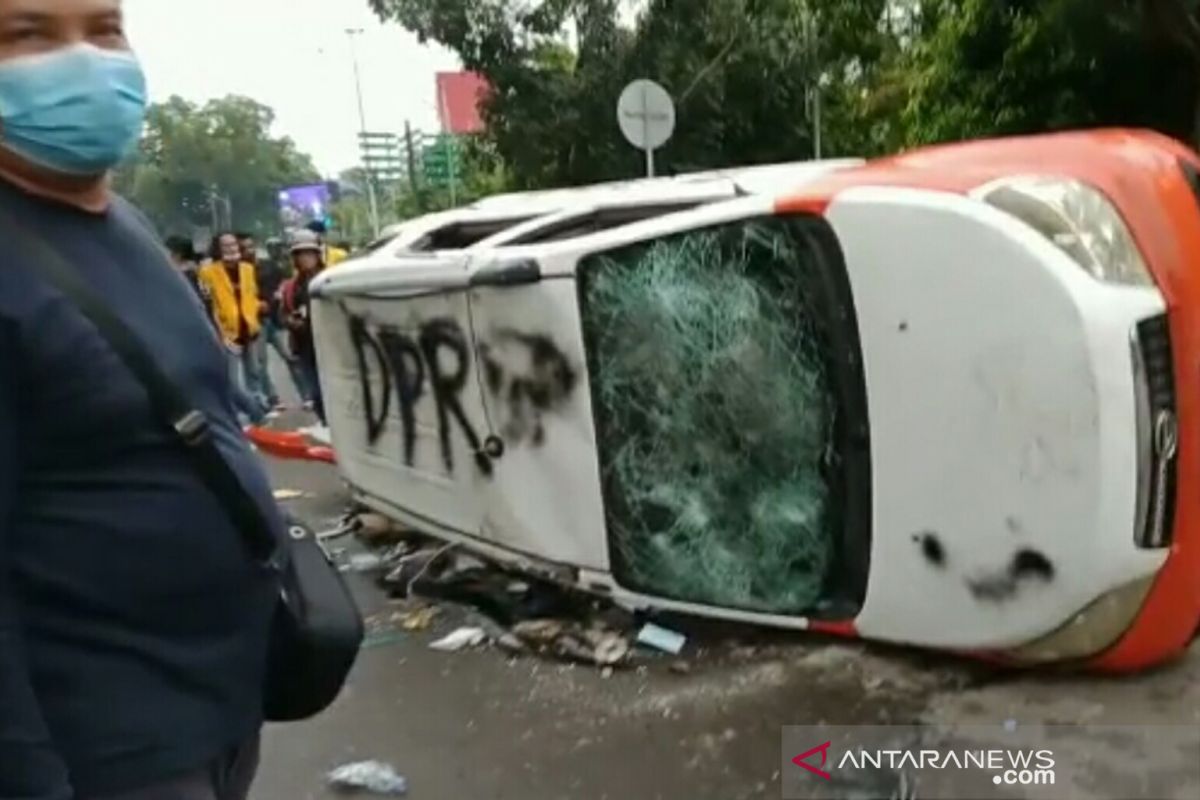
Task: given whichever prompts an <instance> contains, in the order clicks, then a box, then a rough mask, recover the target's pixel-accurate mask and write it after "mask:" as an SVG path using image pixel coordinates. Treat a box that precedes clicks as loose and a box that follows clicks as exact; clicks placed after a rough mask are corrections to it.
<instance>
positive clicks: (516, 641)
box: [496, 633, 529, 653]
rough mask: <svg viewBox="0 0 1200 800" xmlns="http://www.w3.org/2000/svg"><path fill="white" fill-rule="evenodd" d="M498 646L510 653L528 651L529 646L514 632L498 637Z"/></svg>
mask: <svg viewBox="0 0 1200 800" xmlns="http://www.w3.org/2000/svg"><path fill="white" fill-rule="evenodd" d="M496 646H497V647H499V648H500V649H501V650H505V651H507V652H509V653H528V652H529V648H528V647H526V646H525V643H524V642H522V641H521V639H520V637H518V636H516V635H515V634H512V633H506V634H504V635H502V636H499V637H497V638H496Z"/></svg>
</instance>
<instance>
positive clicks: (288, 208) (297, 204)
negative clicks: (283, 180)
mask: <svg viewBox="0 0 1200 800" xmlns="http://www.w3.org/2000/svg"><path fill="white" fill-rule="evenodd" d="M334 199H335V198H334V197H333V192H332V191H331V190H330V187H329V184H327V183H312V184H308V185H306V186H289V187H287V188H285V189H281V190H280V191H279V218H280V220H281V221H282V222H283V227H285V228H303V227H304V226H305V225H307V224H308V223H310V222H313V221H315V220H322V221H324V220H327V219H328V218H329V209H330V206H332V205H333V201H334Z"/></svg>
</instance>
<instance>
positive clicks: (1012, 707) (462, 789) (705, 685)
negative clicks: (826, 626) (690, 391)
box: [254, 460, 1200, 800]
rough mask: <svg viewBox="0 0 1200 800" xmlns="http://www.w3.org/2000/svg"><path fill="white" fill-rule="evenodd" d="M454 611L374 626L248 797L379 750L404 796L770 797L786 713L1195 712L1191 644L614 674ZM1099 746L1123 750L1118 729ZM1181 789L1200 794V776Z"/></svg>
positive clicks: (401, 607) (737, 652) (315, 475)
mask: <svg viewBox="0 0 1200 800" xmlns="http://www.w3.org/2000/svg"><path fill="white" fill-rule="evenodd" d="M268 464H269V468H270V472H271V475H272V479H273V481H274V483H275V486H276V487H277V488H281V489H292V490H298V491H300V492H303V493H304V495H305V496H303V497H300V498H296V499H293V500H289V501H287V505H289V506H290V507H291V508H292V510H293V511H295V512H296V513H298V514H299V515H300V516H302V517H303V518H305V519H307V520H309V521H310V522H311V523H313V524H314V525H318V526H320V525H324V524H332V523H333V522H334V521H335V520H336V519H337V518H338V516H339V515H340V514H341V513H342V511H343V510H344V509H345V507H346V502H347V496H346V493H345V488H344V485H343V484H342V482H341V480H340V478H339V477H338V474H337V471H336V470H335V469H334V468H331V467H327V466H319V465H308V464H297V463H288V462H282V461H277V460H269V462H268ZM351 579H352V581H353V582H354V585H355V588H356V590H357V591H358V593H359V596H360V599H361V601H362V604H363V608H364V611H365V612H366V613H367V614H368V615H369V616H370V618H371V620H372V623H373V628H376V629H378V628H380V627H382V628H383V629H385V630H386V629H388V627H389V626H388V621H389V620H395V619H398V618H399V617H400V615H401V614H403V612H404V611H406V610H407V608H408V606H407V605H405V604H402V603H397V602H394V601H388V600H387V599H386V598H385V597H384V596H383V594H382V593H381V592H379V591H378V590H376V589H375V588H374V586H373V584H372V583H371V582H369V581H368V580H366V579H365V578H364V577H362V576H359V575H357V574H352V575H351ZM381 621H382V622H381ZM460 621H461V617H460V616H459V615H458V614H457V612H456V611H454V610H453V609H451V610H447V611H444V612H443V613H442V614H441V615H440V616H439V617H438V618H437V619H435V621H434V624H433V625H432V626H431V627H430V628H429V629H427V630H423V631H414V632H411V633H409V632H404V631H402V630H395V631H393V632H392V633H391V635H387V636H382V637H380V636H376V637H373V645H374V646H371V647H369V648H367V649H365V650H364V651H363V652H362V654H361V657H360V659H359V662H358V665H357V667H356V668H355V671H354V673H353V676H352V677H351V680H350V683H349V685H348V686H347V688H346V692H345V694H344V695H343V696H342V698H341V699H340V700H339V701H338V703H337V704H336V705H335V706H334V707H333V708H332V709H331V710H329V711H328V712H327V713H326V714H324V715H322V716H321V717H319V718H318V719H316V720H313V721H311V722H307V723H302V724H296V725H289V726H281V727H273V728H271V729H269V730H268V732H267V735H266V743H265V750H264V756H263V764H262V770H261V773H260V778H259V781H258V784H257V788H256V792H255V795H254V796H255V797H256V798H259V799H260V800H301V799H302V798H331V797H336V796H338V795H336V794H335V793H333V792H332V791H331V790H330V789H329V788H328V787H327V786H326V782H325V775H326V773H327V772H328V771H329V770H331V769H332V768H334V767H337V766H340V765H343V764H346V763H350V762H355V761H360V760H368V759H377V760H381V761H384V762H386V763H389V764H391V765H393V766H394V767H395V768H396V769H397V770H398V771H399V772H400V773H401V774H403V775H404V776H405V777H406V778H407V779H408V781H409V795H408V796H409V797H411V798H414V800H450V799H451V798H455V799H457V798H474V799H480V798H496V799H497V800H560V799H561V798H571V799H572V800H574V799H576V798H578V799H579V800H585V799H586V800H606V798H607V799H608V800H642V799H643V798H644V799H645V800H658V799H661V800H668V799H671V800H674V799H675V798H688V800H706V799H707V798H712V799H713V800H717V799H718V798H719V799H720V800H736V799H738V798H757V797H779V796H780V783H779V779H780V770H781V755H780V753H781V741H780V729H781V727H782V726H784V725H789V724H809V723H815V722H818V721H824V722H828V723H840V724H868V723H870V724H893V723H906V722H912V721H918V720H919V721H922V722H926V723H937V722H947V721H953V722H957V723H966V722H977V723H996V722H1000V721H1003V720H1007V719H1019V720H1022V721H1029V722H1032V721H1081V720H1083V721H1091V722H1097V723H1101V722H1104V723H1155V724H1166V723H1174V724H1180V723H1187V724H1193V725H1194V724H1200V648H1194V649H1193V651H1192V652H1191V654H1190V655H1189V657H1187V658H1186V659H1184V660H1183V661H1182V662H1180V663H1178V664H1174V665H1171V666H1169V667H1166V668H1163V669H1161V670H1157V671H1154V672H1151V673H1147V674H1144V675H1139V676H1133V677H1128V678H1122V679H1107V678H1095V677H1083V676H1062V675H1059V676H1045V675H1036V674H1006V673H997V672H994V671H989V670H987V669H985V668H981V667H979V666H977V665H973V664H969V663H966V662H963V661H959V660H955V659H950V658H942V657H936V656H930V655H928V654H921V653H914V652H911V651H904V650H897V649H891V648H884V647H879V646H875V645H858V644H846V643H843V642H835V641H829V640H821V639H817V638H814V637H812V636H806V635H803V634H797V635H790V636H767V637H763V636H762V635H761V634H760V633H758V632H746V635H745V636H744V640H743V641H737V640H736V639H737V638H738V637H737V636H736V635H735V636H734V640H731V639H729V638H728V637H725V638H723V639H721V640H720V641H718V642H714V643H711V644H706V645H704V648H705V650H706V651H705V652H700V653H696V652H695V651H694V650H693V651H692V652H691V658H690V659H689V667H688V669H687V671H686V672H684V671H683V670H682V669H680V668H679V665H678V664H677V663H676V664H674V668H672V664H671V663H670V661H669V660H664V661H663V662H662V663H656V664H651V665H650V666H648V667H642V668H640V669H633V670H628V671H625V670H619V671H617V672H615V673H613V674H611V675H607V676H606V674H605V673H603V672H601V671H599V670H597V669H595V668H589V667H584V666H572V665H565V664H560V663H556V662H552V661H545V660H541V659H537V658H533V657H520V658H514V657H512V656H510V655H509V654H507V653H504V652H502V651H500V650H498V649H494V648H485V649H481V650H475V651H467V652H459V653H441V652H436V651H433V650H430V649H429V647H428V645H429V643H430V642H431V641H433V640H434V639H435V638H437V637H438V636H439V635H441V634H444V633H446V632H448V631H449V630H452V629H453V628H454V627H455V626H456V625H457V624H459V622H460ZM391 627H393V628H398V627H399V626H395V625H394V626H391ZM1097 747H1099V748H1101V749H1100V751H1098V752H1099V753H1100V754H1101V755H1103V753H1104V750H1103V748H1104V747H1111V748H1113V752H1112V756H1113V758H1114V759H1116V760H1118V761H1119V760H1121V759H1126V760H1127V759H1128V756H1129V754H1128V752H1126V751H1125V750H1122V749H1120V748H1118V747H1117V746H1116V745H1105V744H1103V743H1100V744H1098V745H1097ZM1155 757H1156V756H1155V754H1154V753H1147V754H1144V761H1141V762H1139V766H1138V768H1139V769H1141V768H1143V767H1144V768H1145V769H1153V768H1154V766H1155ZM1181 791H1183V792H1190V794H1186V793H1184V794H1180V795H1178V796H1180V797H1190V798H1195V797H1197V796H1200V786H1195V785H1191V786H1185V787H1183V788H1182V789H1181ZM1014 796H1019V795H1014ZM1071 796H1073V797H1080V798H1090V797H1099V796H1102V795H1100V794H1089V793H1087V791H1080V792H1079V793H1078V794H1074V795H1071Z"/></svg>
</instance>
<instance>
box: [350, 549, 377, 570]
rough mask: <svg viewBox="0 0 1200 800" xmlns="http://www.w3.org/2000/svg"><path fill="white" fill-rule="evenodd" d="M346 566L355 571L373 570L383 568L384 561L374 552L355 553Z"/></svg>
mask: <svg viewBox="0 0 1200 800" xmlns="http://www.w3.org/2000/svg"><path fill="white" fill-rule="evenodd" d="M346 566H347V567H348V568H350V569H352V570H354V571H355V572H373V571H374V570H377V569H382V568H383V566H384V561H383V559H382V558H380V557H379V556H377V555H375V554H374V553H355V554H354V555H352V556H350V560H349V562H348V563H347V565H346Z"/></svg>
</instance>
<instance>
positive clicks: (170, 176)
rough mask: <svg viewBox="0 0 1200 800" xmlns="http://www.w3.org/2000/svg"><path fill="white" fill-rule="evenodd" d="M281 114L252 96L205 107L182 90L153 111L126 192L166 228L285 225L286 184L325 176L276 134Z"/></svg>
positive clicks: (122, 173) (123, 176) (126, 174)
mask: <svg viewBox="0 0 1200 800" xmlns="http://www.w3.org/2000/svg"><path fill="white" fill-rule="evenodd" d="M273 122H274V113H273V112H272V111H271V109H269V108H267V107H266V106H264V105H262V104H261V103H258V102H256V101H254V100H251V99H249V98H246V97H236V96H231V97H226V98H223V99H219V100H212V101H210V102H208V103H207V104H205V105H203V106H197V105H195V104H193V103H191V102H188V101H187V100H184V99H182V98H179V97H172V98H171V99H170V100H168V101H167V102H165V103H161V104H155V105H154V106H152V107H151V108H150V110H149V113H148V116H147V122H146V130H145V133H144V135H143V137H142V141H141V143H140V146H139V148H138V152H137V154H136V155H135V156H134V157H133V158H132V159H131V160H130V161H129V162H128V163H126V164H125V165H124V166H123V167H122V168H121V169H120V170H119V171H118V173H117V176H116V185H117V188H118V190H119V191H121V192H122V193H123V194H125V195H127V196H128V197H129V198H130V199H131V200H133V201H134V202H135V203H137V204H138V205H139V206H140V207H141V208H143V209H144V210H145V211H146V212H147V213H148V214H149V215H150V217H151V218H152V219H153V220H154V222H155V224H157V225H158V226H159V229H160V230H163V231H184V232H186V231H191V230H193V229H195V228H198V227H206V226H211V225H212V221H213V219H214V210H215V211H216V219H217V221H218V223H219V224H221V225H227V224H232V225H234V226H235V227H237V228H245V229H248V230H251V231H256V232H258V233H260V234H262V235H265V234H267V233H268V232H271V231H273V230H274V229H275V228H276V227H277V220H278V212H277V204H276V198H277V196H278V192H279V189H280V188H282V187H284V186H288V185H295V184H301V183H308V182H315V181H318V180H320V176H319V174H318V173H317V170H316V168H315V167H314V166H313V163H312V160H311V159H310V158H309V157H308V156H307V155H304V154H302V153H300V152H299V151H297V149H296V146H295V144H294V143H293V142H292V140H291V139H288V138H286V137H284V138H275V137H273V136H272V135H271V125H272V123H273Z"/></svg>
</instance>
